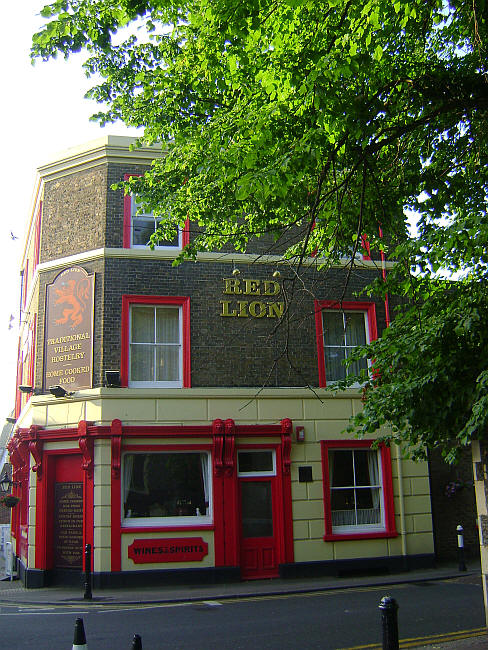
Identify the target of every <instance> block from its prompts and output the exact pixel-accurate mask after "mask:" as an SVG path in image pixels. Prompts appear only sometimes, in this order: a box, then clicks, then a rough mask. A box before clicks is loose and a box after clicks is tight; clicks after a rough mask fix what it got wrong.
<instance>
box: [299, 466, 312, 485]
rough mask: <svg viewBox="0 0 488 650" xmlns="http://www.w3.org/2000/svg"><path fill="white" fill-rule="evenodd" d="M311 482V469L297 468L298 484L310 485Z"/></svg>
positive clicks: (308, 467)
mask: <svg viewBox="0 0 488 650" xmlns="http://www.w3.org/2000/svg"><path fill="white" fill-rule="evenodd" d="M311 481H313V478H312V468H311V467H310V466H307V467H299V468H298V482H299V483H310V482H311Z"/></svg>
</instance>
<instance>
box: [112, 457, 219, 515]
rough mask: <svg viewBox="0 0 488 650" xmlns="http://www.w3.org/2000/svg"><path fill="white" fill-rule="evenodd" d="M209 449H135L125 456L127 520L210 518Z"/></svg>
mask: <svg viewBox="0 0 488 650" xmlns="http://www.w3.org/2000/svg"><path fill="white" fill-rule="evenodd" d="M209 467H210V454H209V452H198V451H197V452H194V451H191V452H190V451H188V452H185V451H182V452H179V451H175V452H147V453H142V452H134V453H126V454H124V457H123V486H122V489H123V509H124V511H123V519H124V523H125V524H130V525H132V524H134V525H144V524H147V525H157V524H158V523H161V524H163V525H168V524H169V525H171V524H186V523H188V524H202V523H210V522H211V485H210V482H211V474H210V471H209Z"/></svg>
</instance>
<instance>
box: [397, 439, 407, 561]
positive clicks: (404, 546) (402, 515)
mask: <svg viewBox="0 0 488 650" xmlns="http://www.w3.org/2000/svg"><path fill="white" fill-rule="evenodd" d="M396 461H397V477H398V500H399V503H400V513H399V514H400V537H401V542H402V556H403V564H404V568H405V569H407V568H408V567H407V531H406V529H405V503H404V500H403V499H404V494H403V469H402V458H401V450H400V447H397V459H396Z"/></svg>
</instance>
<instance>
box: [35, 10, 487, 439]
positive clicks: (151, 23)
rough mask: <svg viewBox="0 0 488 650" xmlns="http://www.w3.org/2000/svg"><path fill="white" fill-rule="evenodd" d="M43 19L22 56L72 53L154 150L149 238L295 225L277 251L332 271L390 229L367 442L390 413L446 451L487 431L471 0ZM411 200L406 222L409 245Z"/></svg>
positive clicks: (482, 196)
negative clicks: (447, 277) (391, 302)
mask: <svg viewBox="0 0 488 650" xmlns="http://www.w3.org/2000/svg"><path fill="white" fill-rule="evenodd" d="M41 13H42V16H44V18H46V22H45V24H44V26H43V27H42V28H41V30H40V31H39V32H38V33H37V34H36V35H35V36H34V44H33V50H32V56H33V57H34V58H36V57H40V58H43V59H48V58H49V57H52V56H55V55H56V54H57V53H58V52H61V53H63V54H64V55H66V56H68V55H69V54H70V53H71V52H74V51H78V50H80V49H83V48H85V49H86V50H87V51H88V52H89V54H90V58H89V59H88V61H87V63H86V64H85V67H86V70H87V72H88V73H89V74H90V75H95V77H94V78H95V79H96V80H98V81H97V84H98V85H96V86H95V87H94V88H93V89H92V90H91V91H90V93H89V96H90V97H91V98H93V99H95V100H97V101H99V102H101V103H102V104H104V105H105V106H106V110H105V112H102V113H100V114H98V115H97V116H96V117H97V119H99V120H100V121H101V122H102V123H107V122H112V121H115V120H119V119H120V120H122V121H123V122H125V123H126V124H127V125H129V126H138V127H143V128H144V135H143V138H144V140H145V141H146V142H149V143H150V142H162V143H164V144H165V147H166V148H167V155H166V156H165V157H164V158H162V159H161V160H159V161H157V162H156V163H155V164H154V165H153V167H152V169H151V172H150V173H149V174H147V175H146V176H145V177H144V179H143V180H134V181H132V183H133V184H134V186H135V187H137V190H138V191H139V192H143V194H144V197H145V200H146V201H147V203H148V205H149V207H152V208H154V209H155V212H156V214H159V215H160V216H161V218H162V223H161V227H160V230H161V234H162V236H163V237H165V238H167V237H168V236H171V235H172V234H174V232H175V229H176V227H177V226H180V227H181V226H182V225H183V224H184V223H185V221H186V219H187V218H188V217H189V218H190V220H191V222H192V223H193V224H198V225H199V226H201V234H200V235H199V236H197V237H196V239H194V241H193V243H192V245H191V246H190V247H188V248H187V249H186V250H185V252H184V253H183V255H184V256H185V255H186V256H190V257H191V256H194V255H195V254H196V253H197V252H198V251H199V250H207V249H215V248H218V247H221V246H223V245H227V244H228V243H229V242H230V243H231V244H232V245H233V246H234V247H235V248H236V249H237V250H245V249H246V246H247V243H248V240H249V238H250V237H253V236H260V235H262V234H263V233H265V232H267V233H269V232H271V233H273V234H274V235H275V237H276V238H278V237H280V236H281V237H284V236H285V235H286V233H287V232H288V231H289V230H290V229H293V228H294V227H295V226H296V225H299V226H301V231H300V232H301V233H302V236H301V240H300V242H299V244H298V245H294V246H293V247H291V248H290V250H289V252H288V255H289V257H290V259H292V260H295V261H296V262H297V264H299V263H300V261H301V260H302V259H303V256H305V255H309V254H310V253H312V251H318V252H319V255H320V257H321V258H322V259H323V260H324V264H332V263H333V262H334V261H335V260H337V259H338V258H339V257H341V256H343V255H344V254H345V253H346V252H347V253H349V254H350V251H351V247H353V248H354V249H357V248H358V247H359V246H360V235H361V234H362V233H367V234H368V236H369V238H370V241H371V244H372V246H373V247H375V246H376V247H378V246H385V244H384V243H383V242H380V238H379V237H378V233H379V229H380V228H381V229H382V230H383V232H384V233H385V234H386V235H387V237H386V240H387V241H388V251H387V252H388V255H389V258H390V259H396V260H398V265H397V269H396V271H395V272H394V273H392V274H391V275H390V278H389V280H388V282H389V284H388V285H385V284H383V285H382V286H378V287H376V288H377V289H378V290H379V291H383V292H384V291H385V290H386V289H387V288H388V290H389V291H394V292H396V293H399V294H401V295H402V296H404V298H405V300H406V302H407V307H404V308H403V311H402V315H401V316H400V317H399V318H398V319H397V321H396V322H395V324H394V325H393V326H392V327H391V328H390V330H389V331H388V333H387V335H386V336H384V337H383V339H382V340H381V341H380V342H378V343H377V344H376V345H375V346H374V349H373V350H370V351H369V352H368V353H369V354H370V355H372V356H374V357H375V359H376V363H377V367H378V368H380V369H381V373H380V374H377V375H376V379H373V380H372V385H374V386H376V388H375V389H374V390H372V389H370V390H368V391H367V393H366V394H367V397H368V399H367V402H366V409H365V411H364V414H363V415H362V416H360V418H359V421H358V424H359V425H360V426H361V427H362V428H363V431H369V430H371V428H372V427H373V426H375V425H376V424H378V423H380V424H381V423H382V422H390V423H393V425H394V426H395V427H396V428H395V431H396V432H397V433H398V435H399V436H400V437H406V439H407V441H408V442H411V443H414V444H415V443H417V442H418V443H427V444H429V445H436V444H442V445H444V447H445V448H447V449H448V450H449V449H450V448H451V447H454V448H455V447H456V446H457V445H463V444H466V442H468V441H469V439H470V438H471V437H472V436H482V435H484V434H485V430H486V422H485V418H484V417H483V415H482V413H481V405H482V404H483V400H484V399H486V385H487V380H486V376H485V374H484V373H485V368H486V363H485V359H486V357H487V354H486V353H487V352H488V350H487V339H486V335H485V334H484V332H485V331H486V325H487V324H488V323H487V319H488V316H487V308H486V286H485V285H486V273H487V269H486V264H487V242H488V223H487V222H488V220H487V216H486V207H487V206H486V197H487V181H488V174H487V152H488V147H487V144H488V143H487V139H488V128H487V124H488V122H487V115H488V114H487V111H488V83H487V66H486V42H487V41H486V37H487V30H488V6H487V4H486V1H485V0H474V1H473V0H469V2H468V1H467V0H454V1H452V2H446V1H443V0H397V1H393V2H392V1H391V0H366V1H365V2H362V3H361V2H353V1H352V0H348V1H347V0H329V1H328V2H325V1H324V2H319V1H318V0H249V1H248V2H245V3H236V2H235V0H232V1H231V0H203V1H199V2H196V1H194V0H188V1H186V2H185V1H184V2H182V3H178V4H174V3H172V2H171V1H170V0H147V1H145V0H118V1H114V0H58V1H57V2H54V3H53V4H51V5H48V6H47V7H45V8H44V9H43V10H42V12H41ZM405 209H410V210H412V211H414V212H415V213H417V214H418V217H419V220H418V225H417V228H416V229H415V232H414V233H413V234H412V233H410V235H409V236H407V235H408V230H407V225H406V220H405V212H404V211H405ZM285 238H286V237H285ZM412 270H414V271H415V274H414V275H412ZM441 272H444V273H446V272H447V273H452V272H455V273H456V274H457V276H456V277H457V278H458V279H457V281H456V287H455V289H452V290H451V289H450V290H449V291H447V292H446V291H445V288H444V287H443V286H442V285H440V284H439V281H438V277H436V275H437V276H438V274H439V273H441ZM459 278H461V279H459ZM379 285H381V282H380V283H379ZM426 350H427V351H428V352H429V354H427V353H426ZM457 350H459V354H457V352H456V351H457ZM429 355H431V356H429ZM473 355H474V356H475V357H476V358H475V359H473V358H472V357H473ZM428 360H429V362H428ZM427 395H428V400H429V401H428V405H427V403H425V404H424V402H423V398H424V396H427ZM436 400H437V401H436ZM436 405H437V406H436ZM441 406H442V408H441ZM485 412H486V409H485ZM441 413H445V417H440V416H441ZM407 422H409V423H410V426H409V425H407ZM419 423H420V424H419ZM412 432H413V433H412ZM410 435H413V438H412V439H411V438H409V436H410Z"/></svg>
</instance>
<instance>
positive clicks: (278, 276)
mask: <svg viewBox="0 0 488 650" xmlns="http://www.w3.org/2000/svg"><path fill="white" fill-rule="evenodd" d="M273 277H274V278H281V273H280V272H279V271H275V272H274V273H273Z"/></svg>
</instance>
